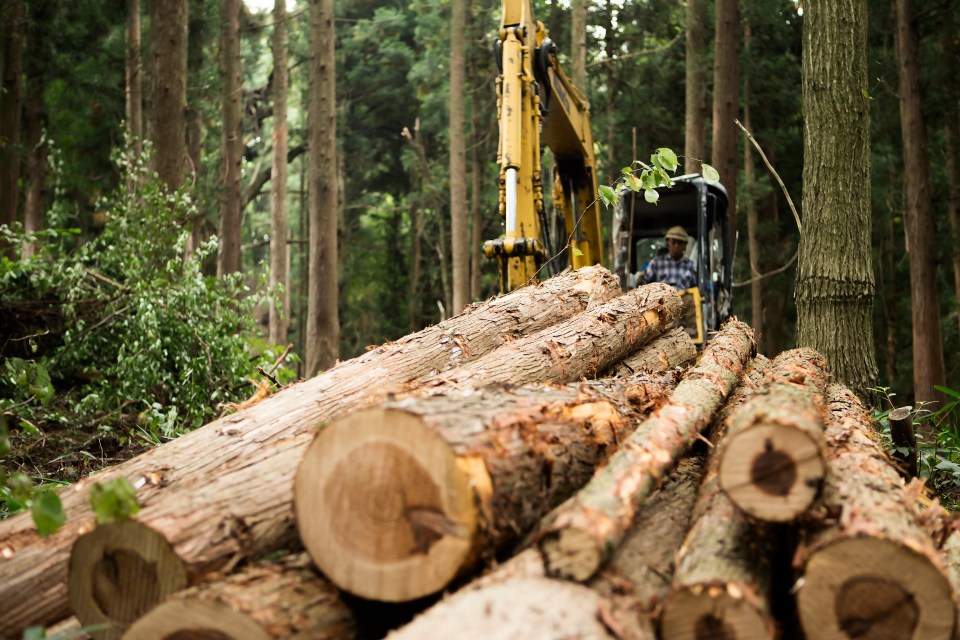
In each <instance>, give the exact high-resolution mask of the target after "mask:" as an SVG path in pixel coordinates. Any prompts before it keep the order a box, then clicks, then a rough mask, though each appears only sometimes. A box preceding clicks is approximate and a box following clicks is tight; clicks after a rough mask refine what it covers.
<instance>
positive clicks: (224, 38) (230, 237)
mask: <svg viewBox="0 0 960 640" xmlns="http://www.w3.org/2000/svg"><path fill="white" fill-rule="evenodd" d="M220 11H221V13H220V21H221V24H220V72H221V73H222V74H223V89H222V91H223V95H222V96H221V101H220V117H221V118H222V120H223V128H222V129H221V132H220V179H221V183H220V188H221V189H222V190H223V192H222V193H221V195H220V234H219V235H220V238H219V239H220V252H219V254H218V255H217V275H219V276H225V275H228V274H231V273H235V272H237V271H240V269H241V261H242V256H241V251H240V242H241V238H242V231H243V207H242V205H241V200H240V198H241V192H242V185H241V175H240V166H241V164H242V162H243V130H242V126H243V117H242V113H241V111H242V108H243V70H242V68H241V64H242V63H241V60H240V0H220Z"/></svg>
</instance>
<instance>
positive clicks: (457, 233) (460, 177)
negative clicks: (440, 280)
mask: <svg viewBox="0 0 960 640" xmlns="http://www.w3.org/2000/svg"><path fill="white" fill-rule="evenodd" d="M465 3H466V0H451V2H450V12H451V17H450V34H451V38H450V236H451V238H450V245H451V246H450V249H451V260H452V263H453V308H452V309H450V310H449V312H450V314H451V315H456V314H457V313H460V309H462V308H463V307H465V306H466V305H467V303H468V302H469V301H470V253H469V251H468V249H467V182H466V181H467V155H466V142H465V140H464V136H463V120H464V115H463V94H464V90H465V86H466V78H465V69H464V64H465V63H464V38H463V37H462V34H464V33H466V30H467V29H466V28H467V7H466V4H465Z"/></svg>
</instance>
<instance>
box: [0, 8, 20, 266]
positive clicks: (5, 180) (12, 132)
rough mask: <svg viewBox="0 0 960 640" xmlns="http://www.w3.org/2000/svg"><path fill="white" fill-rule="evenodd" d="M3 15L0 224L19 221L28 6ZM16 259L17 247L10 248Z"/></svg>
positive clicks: (6, 10) (0, 46)
mask: <svg viewBox="0 0 960 640" xmlns="http://www.w3.org/2000/svg"><path fill="white" fill-rule="evenodd" d="M0 11H2V14H0V30H2V32H0V54H2V56H3V57H2V58H0V60H2V62H3V78H2V87H0V224H12V223H14V222H16V221H17V210H18V206H19V195H18V189H17V186H18V183H19V182H20V155H21V154H20V109H21V107H22V101H23V95H22V88H21V87H22V84H23V55H22V54H23V34H24V32H25V29H24V4H23V1H22V0H8V1H7V2H4V3H3V7H2V9H0ZM5 251H7V253H8V255H9V257H11V258H12V257H13V255H14V254H13V247H8V248H7V249H6V250H5Z"/></svg>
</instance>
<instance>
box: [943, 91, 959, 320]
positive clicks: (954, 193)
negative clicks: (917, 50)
mask: <svg viewBox="0 0 960 640" xmlns="http://www.w3.org/2000/svg"><path fill="white" fill-rule="evenodd" d="M955 106H956V103H954V108H953V109H951V110H950V116H949V117H948V119H947V127H946V129H947V130H946V145H945V146H946V154H947V183H948V185H949V190H950V195H949V197H948V198H947V218H948V220H949V221H950V238H951V240H950V246H951V247H953V251H952V252H951V253H952V255H951V260H952V262H953V287H954V292H955V293H954V300H955V304H956V309H954V311H955V312H956V314H957V322H958V323H960V171H958V169H957V140H960V119H958V116H960V114H958V113H957V110H956V108H955Z"/></svg>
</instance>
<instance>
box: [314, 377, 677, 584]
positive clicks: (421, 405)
mask: <svg viewBox="0 0 960 640" xmlns="http://www.w3.org/2000/svg"><path fill="white" fill-rule="evenodd" d="M676 382H677V376H676V375H675V374H659V375H654V374H652V375H649V376H645V375H640V376H637V377H635V378H632V379H630V380H623V379H619V378H607V379H602V380H595V381H592V382H584V383H579V384H569V385H567V386H564V387H549V386H535V387H520V388H504V387H498V386H491V387H485V388H482V389H480V390H476V391H466V392H451V393H449V394H447V395H433V396H428V397H425V398H417V397H413V398H408V399H406V400H403V401H397V402H387V403H384V404H382V405H378V406H377V407H373V408H370V409H364V410H361V411H357V412H354V413H351V414H348V415H346V416H343V417H341V418H339V419H337V420H335V421H333V422H331V423H330V424H329V425H328V426H327V427H326V428H325V429H324V430H323V431H322V432H321V433H320V434H319V435H318V436H317V438H316V440H315V441H314V443H313V444H312V445H311V446H310V448H309V449H308V451H307V453H306V455H305V456H304V459H303V462H302V463H301V464H300V467H299V469H298V471H297V477H296V484H295V504H296V514H297V523H298V527H299V530H300V539H301V541H302V542H303V544H304V546H305V547H306V548H307V550H308V551H309V553H310V555H311V557H312V558H313V559H314V561H315V562H316V563H317V566H318V567H319V568H320V569H321V571H323V573H324V574H325V575H327V576H329V577H330V578H331V579H332V580H333V581H334V582H335V583H336V584H337V585H338V586H339V587H341V588H343V589H345V590H347V591H350V592H351V593H354V594H356V595H359V596H361V597H364V598H367V599H373V600H383V601H389V602H402V601H408V600H413V599H415V598H419V597H422V596H425V595H428V594H430V593H434V592H436V591H439V590H440V589H443V588H444V587H446V586H447V585H448V584H449V583H450V582H451V581H452V580H453V579H454V578H456V577H457V576H459V575H462V574H463V573H465V572H466V571H469V570H470V569H472V568H473V567H474V566H475V565H476V564H477V563H478V562H480V561H483V560H489V559H492V557H493V555H494V554H495V553H496V552H497V551H499V550H501V549H503V548H504V547H506V546H507V545H509V544H511V543H513V542H515V541H516V540H517V539H518V538H519V537H520V536H521V535H523V534H525V533H527V532H529V530H530V529H531V528H532V527H533V526H534V525H536V524H537V522H538V521H539V520H540V518H541V517H543V515H544V514H546V513H547V511H549V510H550V509H551V508H553V507H554V506H556V505H557V504H559V503H560V502H562V501H563V500H565V499H566V498H568V497H569V496H570V495H572V494H573V493H575V492H576V491H577V489H579V488H580V487H581V486H583V485H584V484H585V483H586V482H587V481H588V480H589V479H590V477H591V476H592V475H593V473H594V471H595V470H596V468H597V467H598V466H599V465H601V464H602V463H604V462H605V461H606V460H607V457H608V456H609V455H610V454H611V453H612V452H613V451H614V450H615V449H616V447H617V445H618V444H619V443H620V442H622V441H623V440H624V439H625V438H626V437H627V436H629V435H630V433H632V431H633V430H634V429H635V428H636V426H637V425H639V424H640V423H641V422H643V420H644V419H645V418H646V417H647V415H649V413H650V411H651V410H652V409H653V408H655V407H656V406H658V405H659V404H661V403H662V402H664V401H665V400H666V398H667V396H668V395H669V393H670V392H671V391H672V390H673V388H674V387H675V386H676Z"/></svg>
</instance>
